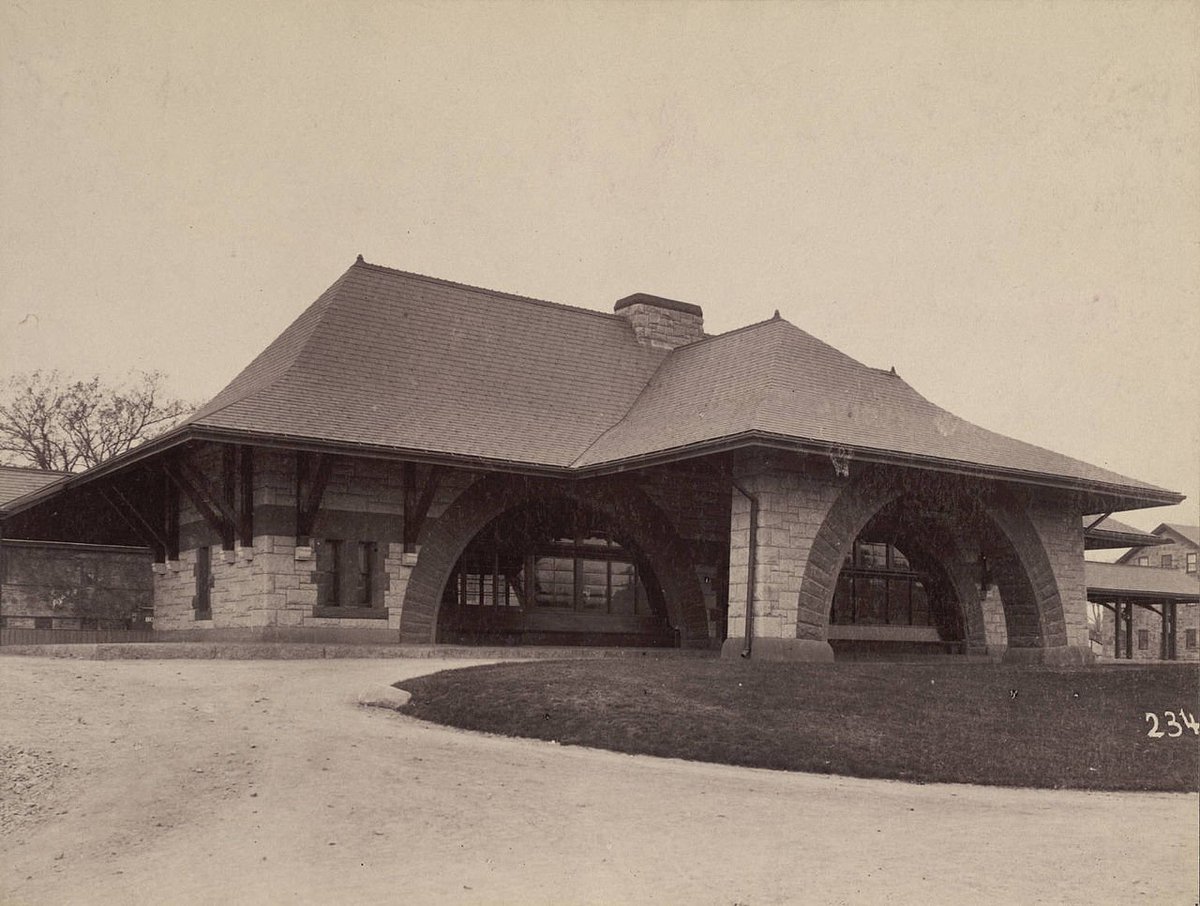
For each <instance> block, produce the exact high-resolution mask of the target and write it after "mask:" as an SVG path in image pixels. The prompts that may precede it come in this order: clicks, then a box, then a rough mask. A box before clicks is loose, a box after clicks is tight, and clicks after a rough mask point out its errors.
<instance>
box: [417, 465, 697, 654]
mask: <svg viewBox="0 0 1200 906" xmlns="http://www.w3.org/2000/svg"><path fill="white" fill-rule="evenodd" d="M553 497H559V498H566V499H569V500H573V501H575V502H577V503H580V504H582V505H585V506H587V507H589V508H591V509H592V510H595V511H596V512H598V513H600V514H602V515H604V516H605V517H607V518H609V519H611V520H613V521H614V522H616V523H619V524H620V525H621V527H622V531H623V532H624V533H625V534H626V535H627V536H628V537H629V539H630V541H631V542H633V543H634V544H635V545H636V547H637V549H638V551H639V552H640V553H641V554H642V555H643V556H644V557H645V558H646V559H647V561H648V563H649V565H650V567H651V569H652V570H653V574H654V577H655V579H656V581H657V583H658V585H659V587H661V589H662V593H663V598H664V601H665V604H666V609H667V615H668V619H669V620H670V622H671V623H672V625H674V626H675V627H676V628H678V630H679V633H680V640H681V644H682V645H683V646H684V647H704V646H706V645H708V643H709V639H708V616H707V614H706V611H705V605H704V592H703V590H702V588H701V586H700V579H699V577H698V576H697V574H696V570H695V569H694V568H693V565H692V556H691V552H690V551H689V550H688V548H687V546H686V545H685V544H684V543H683V541H682V540H681V539H680V538H679V536H678V534H677V533H676V531H675V529H674V526H673V525H672V524H671V522H670V520H669V519H668V518H667V516H666V514H665V513H663V512H662V510H661V509H659V507H658V506H657V505H656V504H654V503H653V502H652V501H651V500H650V498H649V497H648V496H646V494H644V493H643V492H642V491H641V490H640V489H638V488H637V487H635V486H634V485H632V484H631V483H630V482H629V481H628V480H621V479H616V478H612V479H596V480H591V481H580V482H566V481H553V480H551V479H544V478H530V477H525V476H510V475H492V476H489V477H487V478H484V479H481V480H480V481H478V482H476V483H475V484H473V485H471V487H469V488H468V489H467V490H466V491H464V492H463V493H462V494H460V495H459V496H458V497H457V498H456V499H455V500H454V502H453V503H452V504H450V506H449V507H448V508H447V509H446V511H445V512H444V513H443V514H442V515H441V516H439V517H438V518H437V519H435V520H431V521H430V522H429V523H428V524H427V525H426V527H425V528H424V529H423V530H422V532H421V537H420V539H419V543H420V554H419V556H418V557H417V563H416V565H415V566H414V567H413V571H412V573H411V574H410V576H409V579H408V584H407V586H406V588H405V591H404V605H403V609H402V610H401V613H400V640H401V641H402V642H417V643H432V642H434V641H435V640H436V636H437V625H438V610H439V609H440V607H441V602H442V591H443V589H444V588H445V586H446V582H447V580H448V579H449V577H450V574H451V572H452V571H453V570H454V566H455V564H456V563H457V562H458V559H459V557H460V556H462V553H463V551H464V550H465V549H466V547H467V545H468V544H470V543H471V540H472V539H473V538H475V536H476V535H478V534H479V532H481V531H482V530H483V529H484V527H485V526H487V525H488V524H489V523H490V522H491V521H492V520H493V519H495V518H497V517H498V516H500V515H502V514H504V513H506V512H508V511H510V510H513V509H516V508H517V507H520V506H524V505H528V504H532V503H536V502H537V501H539V500H545V499H548V498H553Z"/></svg>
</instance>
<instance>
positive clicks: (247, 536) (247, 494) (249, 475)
mask: <svg viewBox="0 0 1200 906" xmlns="http://www.w3.org/2000/svg"><path fill="white" fill-rule="evenodd" d="M238 482H239V490H240V493H239V495H238V508H237V509H238V540H239V541H240V542H241V544H242V547H252V546H253V545H254V448H253V447H251V446H248V445H245V444H243V445H242V446H241V447H239V448H238Z"/></svg>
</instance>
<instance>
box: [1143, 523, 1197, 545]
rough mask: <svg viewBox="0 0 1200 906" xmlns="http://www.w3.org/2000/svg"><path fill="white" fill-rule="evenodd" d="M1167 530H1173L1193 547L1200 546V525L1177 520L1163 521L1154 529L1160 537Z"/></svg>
mask: <svg viewBox="0 0 1200 906" xmlns="http://www.w3.org/2000/svg"><path fill="white" fill-rule="evenodd" d="M1167 532H1173V533H1174V534H1176V535H1178V536H1179V539H1180V540H1181V541H1184V542H1186V543H1188V544H1190V545H1192V547H1200V525H1180V524H1179V523H1176V522H1163V523H1161V524H1160V525H1159V526H1158V528H1156V529H1155V530H1154V534H1155V535H1158V536H1159V537H1160V538H1161V537H1162V536H1163V535H1165V534H1166V533H1167Z"/></svg>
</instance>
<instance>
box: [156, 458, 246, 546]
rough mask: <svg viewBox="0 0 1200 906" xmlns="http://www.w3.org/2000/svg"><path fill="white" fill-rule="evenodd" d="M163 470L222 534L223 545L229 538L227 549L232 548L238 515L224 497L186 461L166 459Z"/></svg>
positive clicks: (206, 519)
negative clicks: (207, 485) (206, 483)
mask: <svg viewBox="0 0 1200 906" xmlns="http://www.w3.org/2000/svg"><path fill="white" fill-rule="evenodd" d="M163 471H164V472H165V473H166V474H167V477H169V478H170V479H171V481H173V482H174V483H175V485H176V487H178V488H179V490H181V491H183V493H184V494H186V495H187V497H188V499H189V500H190V501H191V502H192V505H193V506H195V507H196V509H197V510H198V511H199V512H200V515H201V516H203V517H204V521H205V522H207V523H208V524H209V526H210V527H211V528H212V529H213V531H215V532H216V533H217V534H218V535H219V536H220V538H221V543H222V545H224V544H225V543H226V540H228V543H229V547H227V548H226V550H232V549H233V534H234V531H235V528H236V526H237V515H236V514H235V513H234V512H233V511H232V510H231V509H230V508H229V506H228V505H227V504H226V503H225V501H224V500H223V499H222V497H221V496H218V495H215V494H213V493H211V492H210V491H209V490H208V488H206V487H205V485H204V479H203V477H202V476H201V475H199V474H198V473H197V472H196V470H195V469H193V468H192V467H191V466H189V465H188V464H187V463H186V462H183V461H181V460H172V459H170V458H167V459H164V460H163Z"/></svg>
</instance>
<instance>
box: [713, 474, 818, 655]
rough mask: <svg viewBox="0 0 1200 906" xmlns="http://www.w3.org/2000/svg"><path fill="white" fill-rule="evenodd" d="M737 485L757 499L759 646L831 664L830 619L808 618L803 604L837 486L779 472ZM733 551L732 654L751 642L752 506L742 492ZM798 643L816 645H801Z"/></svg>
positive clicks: (734, 508)
mask: <svg viewBox="0 0 1200 906" xmlns="http://www.w3.org/2000/svg"><path fill="white" fill-rule="evenodd" d="M737 484H738V485H740V486H741V487H742V488H744V489H745V490H746V491H747V492H749V493H750V494H752V495H754V496H755V497H757V498H758V506H759V509H758V526H757V539H756V556H755V581H754V608H753V615H752V628H751V638H752V646H754V647H757V648H758V650H759V652H760V653H761V654H762V655H764V656H772V655H773V654H778V656H783V657H789V656H805V657H813V658H816V659H821V660H828V659H831V658H832V649H830V648H829V645H828V643H827V642H825V641H824V619H825V618H824V614H821V615H820V616H819V617H818V616H816V615H814V614H812V613H810V612H808V611H802V609H801V607H800V602H799V598H800V587H801V583H802V581H803V578H804V575H805V570H806V569H807V567H808V561H809V554H810V552H811V550H812V545H813V541H814V539H815V538H816V535H817V532H818V530H819V529H820V528H821V525H822V524H823V523H824V522H825V520H826V517H827V516H828V514H829V510H830V508H831V507H832V505H833V503H834V501H835V500H836V499H837V496H838V492H839V490H840V488H839V486H838V484H836V483H834V482H833V481H823V480H817V479H814V478H811V477H808V476H806V475H804V474H801V473H798V472H789V471H785V470H782V469H777V468H767V469H764V470H762V471H758V472H751V473H742V474H739V475H738V476H737ZM729 545H730V547H729V627H728V635H729V638H728V641H727V642H726V643H725V644H726V649H725V650H726V653H727V654H729V653H733V652H735V651H737V650H740V649H741V648H742V646H743V645H744V643H745V637H746V597H747V596H746V591H747V582H748V574H749V573H748V571H749V563H750V556H749V554H750V501H749V500H748V499H747V498H746V497H745V496H744V495H743V494H741V493H739V492H738V491H736V490H735V491H734V493H733V498H732V501H731V525H730V536H729ZM838 562H839V564H840V559H839V561H838ZM836 580H837V574H836V573H834V574H833V575H831V576H830V577H829V582H830V583H833V582H835V581H836ZM830 587H832V585H831V586H830ZM818 621H819V625H817V623H818ZM798 640H804V641H806V642H810V643H811V644H808V645H796V644H794V643H795V642H796V641H798ZM810 649H811V650H810ZM785 650H786V651H787V653H785Z"/></svg>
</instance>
